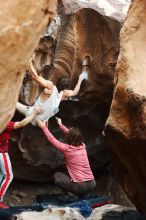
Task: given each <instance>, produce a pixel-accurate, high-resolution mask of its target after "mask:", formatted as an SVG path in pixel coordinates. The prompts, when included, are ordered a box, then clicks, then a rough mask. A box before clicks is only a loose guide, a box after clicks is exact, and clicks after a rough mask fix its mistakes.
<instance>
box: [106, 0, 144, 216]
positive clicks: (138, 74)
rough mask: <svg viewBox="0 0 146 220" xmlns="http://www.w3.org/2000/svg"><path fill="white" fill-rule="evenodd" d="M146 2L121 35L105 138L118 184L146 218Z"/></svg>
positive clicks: (133, 11)
mask: <svg viewBox="0 0 146 220" xmlns="http://www.w3.org/2000/svg"><path fill="white" fill-rule="evenodd" d="M145 39H146V2H145V1H143V0H135V1H132V4H131V7H130V10H129V13H128V16H127V18H126V20H125V23H124V26H123V28H122V30H121V34H120V41H121V47H120V54H119V58H118V62H117V66H116V75H115V79H114V82H115V90H114V95H113V100H112V105H111V109H110V114H109V118H108V120H107V122H106V125H107V126H106V132H105V133H106V137H107V141H108V143H109V144H110V146H111V149H112V151H113V153H114V155H115V160H114V167H115V174H116V177H117V180H118V182H119V183H120V184H121V185H122V187H123V189H124V191H125V192H126V194H127V196H128V197H129V199H130V200H131V201H132V202H133V203H134V204H135V206H136V207H137V209H138V210H139V211H141V212H142V213H144V214H146V202H145V199H146V187H145V183H146V175H145V170H146V160H145V157H146V151H145V146H146V83H145V81H146V71H145V70H146V62H145V61H144V56H145V51H146V41H145Z"/></svg>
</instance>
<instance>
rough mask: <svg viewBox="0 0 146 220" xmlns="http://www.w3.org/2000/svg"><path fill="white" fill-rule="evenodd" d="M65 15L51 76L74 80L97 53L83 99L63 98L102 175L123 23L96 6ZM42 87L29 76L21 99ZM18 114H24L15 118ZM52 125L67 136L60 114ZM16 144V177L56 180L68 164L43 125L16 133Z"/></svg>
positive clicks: (65, 115) (68, 120)
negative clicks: (104, 132) (86, 59)
mask: <svg viewBox="0 0 146 220" xmlns="http://www.w3.org/2000/svg"><path fill="white" fill-rule="evenodd" d="M61 13H62V12H61ZM61 16H62V20H63V23H62V26H61V27H60V30H59V33H58V36H57V45H56V47H55V54H54V60H53V63H52V65H51V66H50V70H49V73H48V74H47V75H46V76H45V77H48V78H49V79H51V80H53V81H54V82H57V80H58V79H59V78H60V77H61V76H68V77H69V78H70V79H71V84H72V86H74V84H75V83H76V81H77V80H78V75H79V74H80V72H81V68H82V59H83V58H84V57H85V56H87V55H89V56H90V57H91V63H90V72H89V82H88V84H86V83H84V85H83V87H82V88H81V91H80V94H79V96H78V97H79V98H80V102H73V101H65V102H63V103H62V104H61V105H60V113H59V116H60V117H61V118H62V119H63V122H64V123H65V124H66V125H68V126H69V127H71V126H73V125H76V126H78V127H80V128H81V130H82V132H83V134H84V137H85V142H86V144H87V149H88V153H89V158H90V161H91V166H92V168H93V169H94V170H95V175H96V173H98V172H99V170H100V169H102V168H103V167H105V166H106V164H107V163H108V162H109V160H110V154H109V153H108V152H107V150H106V149H105V145H104V144H102V140H101V135H100V133H101V131H102V129H103V127H104V123H105V120H106V118H107V115H108V110H109V105H110V102H111V98H112V93H113V77H114V68H115V65H116V61H117V57H118V50H119V40H118V36H119V31H120V24H119V23H118V22H117V21H114V20H111V19H109V18H106V17H103V16H102V15H100V14H99V13H98V12H96V11H95V10H93V9H81V10H79V11H78V12H77V13H75V14H71V15H65V14H61ZM91 23H92V25H91ZM37 88H38V86H36V85H35V84H33V86H32V82H31V81H30V79H29V78H28V79H27V80H26V81H25V80H24V83H23V87H22V91H21V101H22V102H24V103H26V104H33V103H34V101H35V98H36V97H37V95H38V89H37ZM107 94H108V95H107ZM17 116H18V115H17ZM17 119H20V118H17V117H16V118H14V120H17ZM89 127H90V131H89ZM50 128H51V131H52V132H53V133H54V135H55V136H56V137H58V138H59V139H60V140H62V138H63V136H62V134H61V132H60V130H59V129H58V127H57V125H56V123H55V120H54V119H52V122H50ZM17 145H18V146H17ZM10 148H11V149H12V150H11V157H12V163H13V169H14V175H15V178H18V179H27V180H32V181H48V180H52V175H53V173H54V172H55V171H56V170H58V169H59V170H61V169H64V161H63V157H62V155H61V154H60V153H59V152H58V151H57V150H55V149H53V148H52V146H51V145H50V144H49V143H48V142H47V140H46V138H45V137H44V135H43V134H42V133H41V131H40V129H38V128H36V127H33V126H31V125H29V126H26V127H25V128H24V129H22V130H21V132H17V134H16V132H15V133H14V134H13V136H12V139H11V144H10ZM18 154H19V159H18V156H17V155H18ZM99 154H100V155H101V157H100V158H99V159H98V158H97V156H96V155H99ZM40 176H41V178H38V177H40Z"/></svg>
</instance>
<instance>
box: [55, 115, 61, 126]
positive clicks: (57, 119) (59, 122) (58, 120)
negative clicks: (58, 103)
mask: <svg viewBox="0 0 146 220" xmlns="http://www.w3.org/2000/svg"><path fill="white" fill-rule="evenodd" d="M55 118H56V121H57V123H58V124H59V125H61V124H62V121H61V118H57V117H55Z"/></svg>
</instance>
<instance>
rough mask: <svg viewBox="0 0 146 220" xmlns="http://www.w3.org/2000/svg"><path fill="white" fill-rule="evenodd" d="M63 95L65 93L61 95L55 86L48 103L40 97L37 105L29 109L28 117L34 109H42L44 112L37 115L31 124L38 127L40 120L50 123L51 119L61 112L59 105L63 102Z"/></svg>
mask: <svg viewBox="0 0 146 220" xmlns="http://www.w3.org/2000/svg"><path fill="white" fill-rule="evenodd" d="M62 95H63V91H62V92H60V93H59V92H58V89H57V88H56V86H54V88H53V91H52V94H51V96H50V97H49V98H48V99H47V100H46V101H42V100H41V98H40V96H39V97H38V99H37V100H36V102H35V104H34V105H33V106H31V107H29V108H28V115H30V114H31V113H32V112H33V111H34V108H40V109H41V110H43V112H42V113H41V114H39V115H37V116H36V117H35V118H34V119H33V120H32V122H31V123H32V124H33V125H36V121H37V120H38V119H40V120H42V121H48V119H49V118H51V117H52V116H54V115H55V114H56V113H57V112H58V111H59V104H60V102H61V98H62Z"/></svg>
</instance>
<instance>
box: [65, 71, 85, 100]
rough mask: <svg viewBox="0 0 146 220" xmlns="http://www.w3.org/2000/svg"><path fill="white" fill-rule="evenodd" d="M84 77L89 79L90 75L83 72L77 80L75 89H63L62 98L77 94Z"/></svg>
mask: <svg viewBox="0 0 146 220" xmlns="http://www.w3.org/2000/svg"><path fill="white" fill-rule="evenodd" d="M84 79H88V75H87V73H85V72H82V73H81V74H80V76H79V79H78V82H77V84H76V86H75V88H74V90H68V89H66V90H64V91H63V96H62V100H64V99H65V98H68V97H70V96H76V95H77V94H78V92H79V90H80V86H81V83H82V81H83V80H84Z"/></svg>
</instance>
